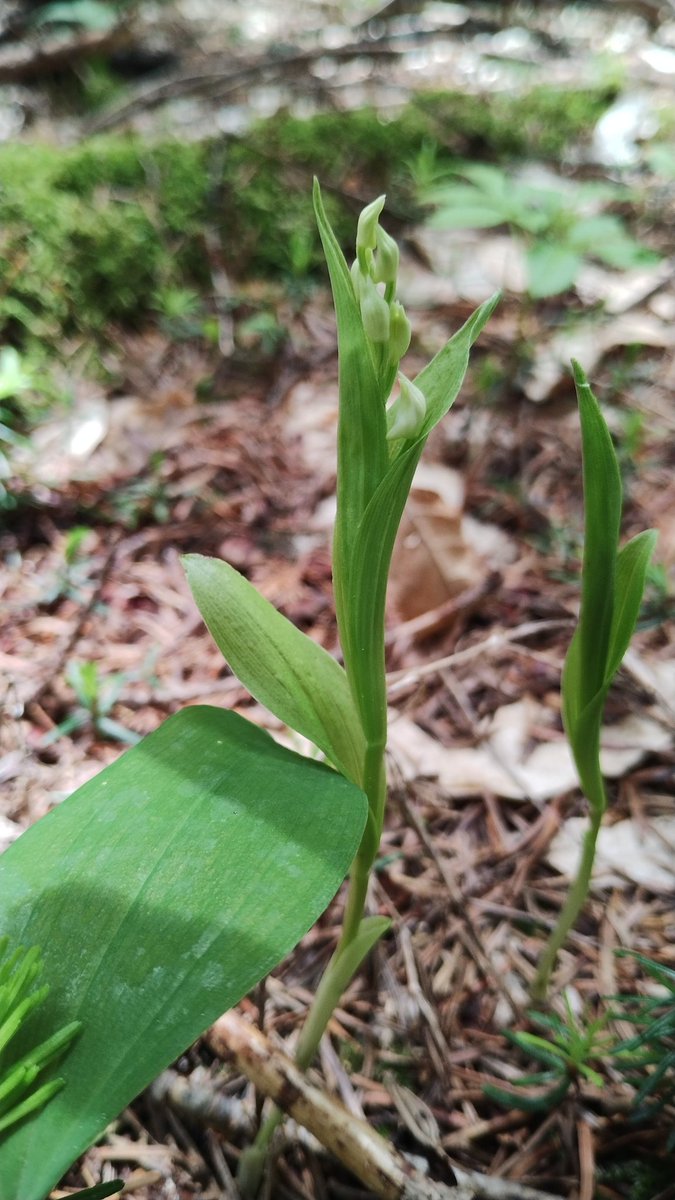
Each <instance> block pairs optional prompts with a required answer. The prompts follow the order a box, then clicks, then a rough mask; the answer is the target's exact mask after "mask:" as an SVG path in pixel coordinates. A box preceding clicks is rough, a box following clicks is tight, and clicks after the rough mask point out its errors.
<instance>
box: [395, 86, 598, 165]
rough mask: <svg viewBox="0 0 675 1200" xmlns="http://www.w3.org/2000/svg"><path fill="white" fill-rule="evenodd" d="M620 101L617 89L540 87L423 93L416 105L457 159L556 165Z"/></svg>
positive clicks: (417, 98)
mask: <svg viewBox="0 0 675 1200" xmlns="http://www.w3.org/2000/svg"><path fill="white" fill-rule="evenodd" d="M615 98H616V87H615V85H614V84H602V85H601V86H599V87H597V88H586V89H583V90H581V89H573V88H570V89H565V90H563V91H561V90H560V89H559V88H552V87H545V86H541V87H536V88H532V90H531V91H529V92H524V93H522V94H520V95H510V94H506V93H503V92H496V93H494V94H492V95H490V96H468V95H465V94H464V93H463V92H422V93H420V94H419V95H418V96H416V97H415V99H414V100H413V101H412V103H413V104H414V105H415V106H416V107H417V108H418V109H419V110H420V112H421V113H423V114H424V115H425V116H426V117H427V118H428V119H429V120H430V121H431V122H432V123H433V127H434V129H433V131H434V133H435V135H436V137H437V138H438V140H439V141H440V142H442V143H443V144H444V145H445V146H447V147H448V148H450V149H451V150H453V151H454V152H455V153H456V154H458V155H461V156H463V157H466V156H467V155H468V154H479V155H485V154H490V155H491V156H492V157H495V156H496V157H498V158H511V157H514V156H515V157H519V156H521V155H527V156H528V157H532V158H547V159H557V158H559V157H560V156H561V155H562V154H563V153H564V152H565V150H566V149H567V148H568V147H569V146H570V145H571V144H572V143H574V142H575V141H578V140H579V139H580V138H583V137H587V136H588V135H589V134H590V132H591V131H592V129H593V126H594V125H595V123H596V121H598V119H599V118H600V117H601V116H602V114H603V112H604V111H605V109H606V108H607V107H608V106H609V105H610V104H611V103H612V101H613V100H614V99H615Z"/></svg>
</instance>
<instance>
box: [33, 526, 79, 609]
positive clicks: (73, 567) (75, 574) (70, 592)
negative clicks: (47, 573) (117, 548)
mask: <svg viewBox="0 0 675 1200" xmlns="http://www.w3.org/2000/svg"><path fill="white" fill-rule="evenodd" d="M90 533H91V530H90V529H89V527H88V526H87V525H75V526H74V527H73V528H72V529H70V530H69V531H68V533H67V534H66V537H65V541H64V547H63V562H62V563H61V564H60V566H59V567H58V569H57V570H56V572H55V573H54V576H53V577H52V578H51V579H50V580H49V582H48V584H47V586H46V587H45V589H44V591H43V592H42V594H41V596H40V603H41V604H44V605H51V604H54V603H55V602H56V601H57V600H60V599H61V598H62V597H64V596H66V597H68V598H70V599H72V600H75V601H77V602H78V603H80V602H81V601H82V600H83V599H84V589H85V587H86V585H87V583H88V581H89V575H90V571H91V561H90V559H89V558H88V557H87V556H86V555H84V554H83V544H84V543H85V542H86V540H87V538H88V536H89V534H90Z"/></svg>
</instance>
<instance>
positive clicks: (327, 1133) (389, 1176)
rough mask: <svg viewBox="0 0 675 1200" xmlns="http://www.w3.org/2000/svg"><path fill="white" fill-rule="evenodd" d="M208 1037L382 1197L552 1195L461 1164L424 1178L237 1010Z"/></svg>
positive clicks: (514, 1199)
mask: <svg viewBox="0 0 675 1200" xmlns="http://www.w3.org/2000/svg"><path fill="white" fill-rule="evenodd" d="M207 1037H208V1041H209V1043H210V1045H211V1048H212V1049H213V1050H214V1051H215V1053H216V1054H218V1055H219V1057H220V1058H222V1059H223V1060H224V1061H228V1062H233V1063H234V1064H235V1065H236V1068H237V1070H238V1071H241V1072H243V1074H244V1075H246V1076H247V1078H248V1079H250V1080H251V1081H252V1083H254V1084H255V1086H256V1087H257V1088H259V1089H260V1090H261V1091H262V1092H264V1093H265V1095H267V1096H269V1097H270V1098H271V1099H272V1100H274V1102H275V1103H276V1104H278V1105H279V1107H280V1108H282V1109H283V1110H284V1112H286V1113H288V1114H289V1116H291V1117H293V1118H294V1120H296V1121H298V1122H299V1124H301V1125H303V1126H304V1127H305V1129H308V1130H309V1131H310V1133H312V1134H313V1135H314V1137H315V1138H317V1139H318V1141H320V1142H321V1144H322V1145H323V1146H325V1147H326V1149H327V1150H329V1151H330V1152H331V1153H332V1154H334V1155H335V1157H336V1158H338V1159H339V1160H340V1162H342V1163H343V1164H344V1165H345V1166H346V1167H347V1168H348V1169H349V1170H350V1171H352V1172H353V1173H354V1175H356V1176H357V1178H358V1179H360V1180H361V1181H362V1183H364V1184H365V1185H366V1187H369V1188H370V1189H371V1190H372V1191H373V1192H375V1193H376V1195H378V1196H380V1197H382V1200H482V1198H483V1197H486V1198H487V1200H554V1197H552V1196H549V1195H547V1194H546V1193H544V1192H538V1191H534V1190H532V1189H531V1188H524V1187H521V1186H520V1185H519V1184H513V1183H511V1182H510V1181H508V1180H501V1179H486V1178H484V1177H483V1176H479V1175H474V1173H469V1172H463V1171H461V1172H460V1170H459V1168H457V1169H455V1168H453V1169H454V1170H455V1174H456V1175H457V1176H458V1178H459V1177H460V1175H461V1176H462V1178H461V1181H460V1182H459V1183H458V1185H457V1186H455V1187H451V1186H448V1185H447V1184H443V1183H436V1182H434V1181H433V1180H431V1179H429V1178H427V1177H426V1176H425V1175H423V1174H422V1173H421V1172H420V1171H418V1170H416V1169H415V1168H414V1167H412V1166H411V1164H410V1163H409V1162H407V1161H406V1159H404V1158H403V1157H402V1155H400V1154H399V1153H398V1152H397V1151H396V1150H394V1149H393V1147H392V1146H390V1145H389V1143H388V1142H386V1141H385V1140H384V1138H382V1137H380V1135H379V1134H378V1133H376V1132H375V1130H373V1129H371V1127H370V1126H369V1125H368V1124H366V1122H365V1121H361V1120H360V1119H359V1118H357V1117H354V1116H352V1114H351V1113H349V1112H348V1111H347V1109H346V1108H345V1107H344V1105H342V1104H341V1103H340V1101H338V1100H335V1099H333V1098H332V1097H331V1096H328V1095H326V1093H325V1092H323V1091H321V1089H320V1088H318V1087H316V1086H315V1085H314V1084H312V1083H310V1082H309V1081H308V1079H307V1076H306V1075H304V1074H303V1072H302V1071H300V1070H299V1069H298V1067H297V1066H296V1065H295V1063H294V1062H293V1061H292V1060H291V1059H290V1058H288V1056H287V1055H286V1054H284V1052H283V1051H282V1050H279V1049H278V1048H277V1047H276V1046H275V1045H274V1044H273V1043H272V1042H271V1041H270V1039H269V1038H267V1037H265V1035H264V1034H263V1033H261V1032H260V1030H258V1029H256V1028H255V1027H254V1026H252V1025H249V1023H248V1022H247V1021H245V1020H244V1019H243V1018H242V1017H240V1016H239V1015H238V1014H237V1013H236V1012H229V1013H226V1014H225V1015H224V1016H223V1017H220V1018H219V1020H218V1021H216V1023H215V1025H213V1027H212V1028H211V1030H210V1031H209V1033H208V1035H207Z"/></svg>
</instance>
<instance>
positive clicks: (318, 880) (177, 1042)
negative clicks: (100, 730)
mask: <svg viewBox="0 0 675 1200" xmlns="http://www.w3.org/2000/svg"><path fill="white" fill-rule="evenodd" d="M365 815H366V801H365V797H364V796H363V794H362V793H361V792H359V791H358V789H356V788H355V787H354V786H353V785H352V784H350V783H349V782H348V781H347V780H346V779H344V778H343V777H342V776H341V775H338V774H336V773H335V772H334V771H332V770H330V768H328V767H325V766H323V765H322V764H320V763H317V762H314V761H312V760H309V759H305V758H301V757H300V756H299V755H297V754H293V753H291V752H290V751H288V750H285V749H283V748H282V747H280V746H278V745H277V744H276V743H275V742H274V741H273V740H272V738H270V737H269V736H268V734H266V733H265V732H264V731H262V730H260V729H258V728H256V727H255V726H254V725H252V724H251V723H250V722H249V721H245V720H244V719H243V718H242V717H239V716H237V715H236V714H235V713H231V712H226V711H223V710H221V709H216V708H207V707H195V708H188V709H184V710H183V711H182V712H180V713H178V714H177V715H176V716H173V717H170V718H169V720H168V721H166V722H165V723H164V724H163V725H162V726H161V727H160V728H159V729H158V730H157V731H156V732H155V733H153V734H151V735H150V736H149V737H147V738H145V739H144V741H143V742H141V743H140V745H138V746H136V747H134V749H133V750H130V751H128V753H126V754H125V755H123V756H122V758H120V759H119V760H118V761H117V762H116V763H114V764H113V765H112V766H110V767H108V768H107V769H106V770H105V771H103V772H102V773H101V774H100V775H99V776H98V777H97V778H95V779H93V780H91V781H90V782H89V783H87V784H85V785H84V787H82V788H80V789H79V791H77V792H75V794H74V795H73V796H71V797H70V798H69V799H68V800H66V801H65V802H64V803H63V804H61V805H60V806H59V807H58V808H57V809H55V810H54V812H52V813H50V814H49V816H47V817H45V818H44V819H43V820H42V821H39V822H38V823H37V824H36V825H34V826H33V828H32V829H30V830H29V831H28V832H27V833H25V834H24V835H23V836H22V837H21V838H19V839H18V841H16V842H15V843H14V844H13V845H12V846H10V848H9V849H8V850H7V851H6V852H5V853H4V854H3V855H2V856H1V857H0V912H2V914H3V916H2V922H3V931H4V932H5V933H6V934H7V935H8V936H9V937H10V939H11V941H12V943H13V944H23V945H34V946H40V947H41V949H42V958H43V963H44V975H43V978H44V979H45V980H46V981H48V982H49V985H50V992H49V995H48V996H47V998H46V999H45V1000H44V1002H43V1004H42V1005H41V1006H40V1009H39V1011H37V1012H35V1013H33V1014H31V1018H30V1020H29V1021H28V1022H27V1023H26V1028H25V1036H24V1034H23V1031H22V1033H21V1034H20V1035H19V1036H18V1037H17V1039H16V1040H17V1043H18V1046H17V1050H16V1054H17V1057H20V1054H21V1051H22V1049H23V1048H24V1047H22V1045H21V1042H22V1039H24V1040H27V1041H28V1044H29V1045H30V1044H35V1042H36V1041H40V1040H41V1039H43V1038H45V1037H48V1036H49V1035H50V1034H52V1033H53V1032H54V1030H55V1029H57V1028H59V1027H61V1026H62V1025H63V1024H64V1023H65V1022H66V1021H70V1020H81V1022H82V1032H81V1034H80V1036H79V1037H78V1039H77V1041H76V1042H75V1043H74V1045H73V1046H72V1047H71V1048H70V1049H69V1050H68V1051H67V1052H66V1054H65V1055H64V1056H63V1058H62V1059H61V1060H60V1061H59V1062H58V1064H56V1065H55V1066H54V1067H53V1068H52V1067H50V1068H49V1071H48V1073H47V1076H48V1077H49V1075H50V1074H51V1073H52V1072H54V1073H55V1074H56V1075H58V1076H59V1077H61V1078H63V1079H64V1080H65V1084H64V1087H63V1089H62V1090H61V1091H60V1092H59V1093H58V1095H57V1096H55V1097H54V1098H53V1099H52V1100H51V1101H50V1102H49V1104H48V1105H47V1106H46V1108H44V1109H43V1110H42V1111H41V1112H40V1113H38V1114H36V1115H34V1116H33V1117H31V1118H30V1119H29V1120H27V1121H26V1122H24V1123H23V1124H22V1125H21V1126H18V1127H16V1128H14V1129H12V1130H10V1131H9V1132H8V1133H7V1134H6V1135H5V1137H4V1139H3V1141H2V1144H1V1147H0V1161H1V1164H2V1169H1V1170H0V1200H44V1197H45V1196H46V1194H47V1193H48V1191H49V1189H50V1188H51V1187H53V1186H54V1184H55V1183H56V1182H57V1181H58V1179H59V1178H60V1177H61V1175H62V1174H63V1172H64V1171H65V1170H66V1168H67V1167H68V1166H69V1165H70V1164H71V1162H72V1161H73V1160H74V1159H75V1158H76V1157H77V1156H78V1154H80V1153H81V1152H82V1151H84V1150H85V1149H86V1148H87V1146H89V1145H90V1144H91V1143H92V1142H93V1141H94V1139H95V1138H96V1137H97V1136H98V1135H99V1133H100V1132H101V1130H102V1129H104V1127H105V1126H106V1124H107V1123H108V1122H109V1121H111V1120H112V1119H113V1118H114V1117H115V1116H116V1115H117V1114H118V1113H119V1112H120V1111H121V1110H122V1109H123V1108H124V1107H125V1106H126V1105H127V1104H128V1103H129V1102H130V1101H131V1100H132V1099H133V1097H134V1096H135V1095H137V1094H138V1092H140V1091H141V1090H142V1089H143V1088H144V1087H145V1086H146V1085H147V1084H148V1083H149V1082H150V1081H151V1080H152V1079H153V1078H154V1077H155V1076H156V1075H157V1074H158V1073H159V1072H160V1071H161V1070H163V1069H164V1068H165V1067H166V1066H167V1065H168V1064H169V1063H170V1062H172V1061H173V1059H174V1058H176V1056H177V1055H178V1054H180V1053H181V1051H182V1050H184V1049H185V1047H186V1046H187V1045H189V1044H190V1043H191V1042H192V1041H194V1039H195V1038H196V1037H197V1036H198V1035H199V1034H200V1033H201V1032H202V1030H204V1029H206V1028H207V1027H208V1026H209V1025H210V1024H211V1023H212V1022H213V1021H214V1020H215V1018H216V1017H217V1016H218V1015H219V1014H220V1013H222V1012H223V1011H224V1010H225V1009H227V1008H228V1007H230V1006H231V1005H232V1004H234V1003H235V1002H236V1001H237V1000H238V999H239V998H240V997H241V996H242V995H243V994H244V993H245V992H246V991H247V990H248V989H249V988H250V987H252V986H253V984H254V983H255V982H256V981H257V980H258V979H260V978H261V976H263V975H264V974H265V973H266V972H267V971H269V970H270V969H271V968H272V967H273V966H274V965H275V964H276V963H277V962H279V960H280V959H281V958H282V957H283V956H284V955H285V954H286V953H288V951H289V950H290V949H291V948H292V947H293V946H294V945H295V944H296V943H297V941H298V940H299V939H300V937H302V935H303V934H304V933H305V932H306V931H307V929H309V927H310V926H311V924H312V923H313V922H314V921H315V920H316V918H317V917H318V915H319V914H320V913H321V912H322V911H323V909H324V908H325V907H326V905H327V903H328V902H329V900H330V899H331V897H332V896H333V895H334V893H335V891H336V890H337V888H338V886H339V884H340V882H341V880H342V879H343V877H344V875H345V873H346V871H347V869H348V868H349V865H350V863H351V861H352V859H353V856H354V854H355V852H356V849H357V847H358V844H359V840H360V837H361V834H362V831H363V827H364V822H365ZM9 1065H10V1066H11V1062H10V1064H9Z"/></svg>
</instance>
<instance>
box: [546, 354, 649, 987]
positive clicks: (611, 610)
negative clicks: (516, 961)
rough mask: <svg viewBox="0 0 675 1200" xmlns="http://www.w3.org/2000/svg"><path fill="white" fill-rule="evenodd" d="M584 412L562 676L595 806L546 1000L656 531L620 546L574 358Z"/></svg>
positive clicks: (603, 443) (573, 911) (613, 458)
mask: <svg viewBox="0 0 675 1200" xmlns="http://www.w3.org/2000/svg"><path fill="white" fill-rule="evenodd" d="M573 367H574V380H575V384H576V389H577V398H578V401H579V412H580V417H581V436H582V451H583V487H584V553H583V567H582V578H581V610H580V613H579V621H578V624H577V628H576V631H575V634H574V637H573V639H572V642H571V645H570V648H569V651H568V653H567V657H566V659H565V666H564V669H563V675H562V712H563V721H564V724H565V730H566V732H567V736H568V738H569V741H570V746H571V748H572V754H573V756H574V761H575V763H576V767H577V771H578V773H579V781H580V784H581V788H582V791H583V792H584V794H585V795H586V798H587V800H588V804H589V809H590V826H589V829H588V831H587V833H586V835H585V837H584V841H583V846H582V853H581V860H580V863H579V867H578V870H577V876H576V879H575V880H574V883H573V885H572V887H571V889H570V892H569V894H568V897H567V899H566V901H565V903H564V905H563V908H562V911H561V913H560V916H559V918H558V922H557V924H556V927H555V929H554V931H553V933H552V935H551V937H550V939H549V941H548V943H547V945H546V947H545V949H544V952H543V954H542V956H541V958H540V962H539V969H538V971H537V975H536V977H535V982H534V987H533V995H534V997H535V998H536V999H539V1000H541V999H543V997H544V996H545V994H546V989H547V987H548V982H549V977H550V974H551V970H552V968H553V964H554V962H555V959H556V956H557V954H558V951H559V950H560V947H561V946H562V944H563V942H564V941H565V938H566V937H567V934H568V933H569V931H570V929H571V928H572V925H573V924H574V922H575V921H576V919H577V917H578V915H579V913H580V911H581V909H582V907H583V904H584V902H585V900H586V896H587V895H588V889H589V887H590V882H591V873H592V870H593V862H594V859H595V847H596V844H597V840H598V833H599V831H600V825H601V823H602V818H603V815H604V812H605V808H606V806H607V798H606V794H605V785H604V781H603V778H602V772H601V769H600V727H601V723H602V716H603V712H604V708H605V700H606V698H607V693H608V692H609V689H610V686H611V684H612V680H613V679H614V676H615V675H616V673H617V671H618V669H619V667H620V665H621V663H622V661H623V657H624V654H625V653H626V650H627V649H628V645H629V642H630V639H631V637H632V636H633V632H634V630H635V626H636V623H637V619H638V614H639V612H640V605H641V603H642V596H643V594H644V589H645V579H646V575H647V568H648V566H649V563H650V561H651V558H652V555H653V553H654V547H655V544H656V533H655V532H654V531H653V530H646V531H644V532H643V533H638V534H637V536H636V537H634V538H632V539H631V540H630V541H629V542H627V543H626V545H625V546H624V547H623V548H622V549H621V550H619V533H620V527H621V511H622V503H623V494H622V487H621V473H620V470H619V463H618V460H617V455H616V451H615V449H614V446H613V444H612V438H611V435H610V432H609V429H608V428H607V423H606V421H605V419H604V417H603V415H602V411H601V409H600V405H599V404H598V402H597V400H596V398H595V396H594V395H593V392H592V391H591V389H590V387H589V384H588V381H587V379H586V377H585V375H584V373H583V371H582V369H581V367H580V366H579V364H578V363H574V364H573Z"/></svg>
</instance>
